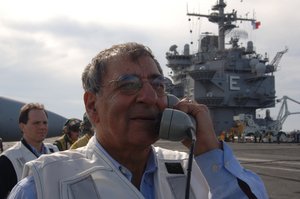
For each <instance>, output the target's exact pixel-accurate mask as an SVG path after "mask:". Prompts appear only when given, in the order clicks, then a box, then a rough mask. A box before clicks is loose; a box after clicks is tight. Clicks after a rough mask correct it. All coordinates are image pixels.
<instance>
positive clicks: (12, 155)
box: [3, 141, 58, 181]
mask: <svg viewBox="0 0 300 199" xmlns="http://www.w3.org/2000/svg"><path fill="white" fill-rule="evenodd" d="M44 145H45V148H46V153H47V154H48V153H53V152H57V151H58V148H57V147H56V146H54V145H53V144H50V143H44ZM3 154H4V155H5V156H6V157H7V158H8V159H9V160H10V161H11V163H12V165H13V166H14V169H15V172H16V174H17V178H18V179H17V180H18V181H20V180H21V179H22V172H23V168H24V165H25V163H26V162H29V161H31V160H34V159H37V157H36V156H35V155H34V154H33V153H32V152H31V151H30V150H29V149H28V148H27V147H26V146H25V145H24V144H23V143H22V142H21V141H20V142H17V143H16V144H15V145H13V146H12V147H10V148H9V149H7V150H5V151H4V152H3Z"/></svg>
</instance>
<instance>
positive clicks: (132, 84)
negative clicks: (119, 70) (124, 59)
mask: <svg viewBox="0 0 300 199" xmlns="http://www.w3.org/2000/svg"><path fill="white" fill-rule="evenodd" d="M146 82H148V83H149V84H150V85H151V86H152V88H153V89H154V90H155V92H156V94H157V96H163V95H165V94H166V93H165V81H164V77H163V76H162V75H155V76H153V77H150V78H149V79H148V81H145V80H142V79H141V78H140V77H139V76H137V75H134V74H126V75H122V76H120V77H119V78H118V79H116V80H111V81H110V82H109V83H112V84H113V85H114V88H115V89H116V90H119V91H120V92H121V93H123V94H125V95H134V94H136V93H137V92H138V91H139V90H141V88H142V87H143V85H144V83H146Z"/></svg>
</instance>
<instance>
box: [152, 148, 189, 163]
mask: <svg viewBox="0 0 300 199" xmlns="http://www.w3.org/2000/svg"><path fill="white" fill-rule="evenodd" d="M153 149H154V153H155V155H156V156H157V158H159V159H166V160H180V159H182V160H184V159H187V158H188V154H187V153H186V152H180V151H174V150H170V149H165V148H161V147H153Z"/></svg>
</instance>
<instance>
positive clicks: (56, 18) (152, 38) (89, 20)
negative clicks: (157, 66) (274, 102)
mask: <svg viewBox="0 0 300 199" xmlns="http://www.w3.org/2000/svg"><path fill="white" fill-rule="evenodd" d="M215 2H216V0H151V1H149V0H126V1H124V0H105V1H104V0H81V1H79V0H0V71H1V72H0V84H1V87H0V95H1V96H5V97H9V98H13V99H16V100H19V101H23V102H41V103H43V104H44V105H45V106H46V108H47V109H48V110H51V111H53V112H56V113H58V114H61V115H63V116H65V117H68V118H69V117H78V118H82V115H83V112H84V107H83V101H82V94H83V89H82V86H81V80H80V77H81V72H82V70H83V68H84V67H85V66H86V65H87V64H88V63H89V62H90V60H91V58H92V57H94V56H95V55H96V54H97V53H98V52H99V51H100V50H102V49H105V48H108V47H110V46H111V45H113V44H116V43H122V42H129V41H135V42H139V43H143V44H145V45H147V46H149V47H150V48H151V49H152V50H153V53H154V54H155V55H156V56H157V58H158V60H159V61H160V63H161V65H162V66H163V67H164V70H165V73H166V74H167V73H168V69H167V67H165V65H166V58H165V53H166V52H167V51H168V50H169V47H170V46H171V45H173V44H177V45H178V50H179V51H182V49H183V45H184V44H186V43H190V42H191V41H193V42H194V44H195V43H196V40H197V37H198V35H197V34H198V33H199V32H205V31H209V32H214V33H216V26H215V25H211V24H209V23H208V22H207V19H205V18H203V19H202V20H201V21H200V23H198V24H195V23H189V22H188V17H187V16H186V11H187V7H188V9H189V11H194V12H200V13H203V14H208V13H209V11H210V10H211V5H212V4H214V3H215ZM226 2H227V3H228V6H227V7H226V11H228V12H231V10H232V9H236V10H238V15H239V16H243V17H245V15H246V14H247V13H248V17H252V16H255V18H256V19H257V20H259V21H261V26H260V28H259V29H258V30H255V31H254V30H252V29H251V25H250V24H249V23H243V24H238V25H239V26H240V27H241V28H243V29H245V30H247V31H248V39H251V40H253V42H254V45H255V49H256V51H257V52H258V53H260V54H262V55H265V53H266V52H267V53H268V56H269V58H270V60H272V59H273V58H274V56H275V55H276V52H277V51H281V50H284V48H285V47H286V46H287V47H288V48H289V51H288V52H287V53H286V54H285V55H284V56H283V58H282V59H281V62H280V70H279V71H277V72H276V74H275V77H276V95H277V96H278V98H280V97H282V96H283V95H287V96H289V97H291V98H293V99H295V100H297V101H300V90H299V85H300V78H299V72H300V66H299V63H300V57H299V55H300V54H299V52H300V39H299V35H300V26H299V23H300V13H299V7H300V1H299V0H287V1H282V0H272V1H271V0H269V1H261V0H231V1H229V0H227V1H226ZM187 5H188V6H187ZM196 25H197V27H196ZM191 28H193V29H194V30H195V29H196V30H197V31H198V32H197V31H194V32H193V34H190V32H189V30H190V29H191ZM244 43H246V40H245V42H244ZM191 49H192V50H196V46H192V47H191ZM279 105H280V104H278V106H277V107H279ZM277 109H278V108H277ZM277 109H274V110H271V116H272V117H273V118H274V119H275V118H276V116H277V113H278V110H277ZM289 110H290V112H295V111H300V105H298V104H295V103H290V102H289ZM299 121H300V115H292V116H289V117H288V118H287V120H286V122H285V124H284V130H288V131H289V130H293V129H300V124H299Z"/></svg>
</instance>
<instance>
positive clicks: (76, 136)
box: [69, 130, 79, 142]
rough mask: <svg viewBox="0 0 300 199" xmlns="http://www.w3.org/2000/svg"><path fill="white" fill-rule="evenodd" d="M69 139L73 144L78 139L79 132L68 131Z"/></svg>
mask: <svg viewBox="0 0 300 199" xmlns="http://www.w3.org/2000/svg"><path fill="white" fill-rule="evenodd" d="M69 137H70V139H71V140H72V142H75V141H76V140H78V138H79V130H78V131H74V130H73V131H70V133H69Z"/></svg>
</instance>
